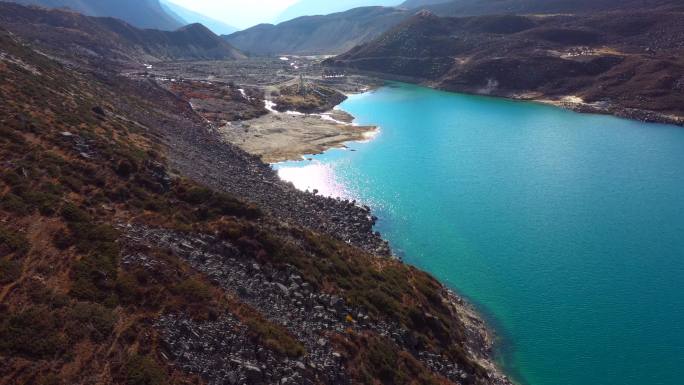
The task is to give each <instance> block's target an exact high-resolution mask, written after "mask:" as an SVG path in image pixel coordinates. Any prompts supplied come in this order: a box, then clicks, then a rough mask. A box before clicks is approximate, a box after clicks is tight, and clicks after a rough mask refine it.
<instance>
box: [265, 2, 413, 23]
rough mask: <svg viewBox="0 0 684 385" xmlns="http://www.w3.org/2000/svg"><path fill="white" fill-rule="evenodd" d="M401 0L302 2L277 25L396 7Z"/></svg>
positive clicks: (277, 21) (281, 15)
mask: <svg viewBox="0 0 684 385" xmlns="http://www.w3.org/2000/svg"><path fill="white" fill-rule="evenodd" d="M399 3H401V0H338V1H321V0H301V1H299V2H297V3H295V4H293V5H292V6H290V7H289V8H287V9H286V10H285V11H283V13H281V14H280V15H279V16H278V18H277V19H276V23H282V22H284V21H288V20H292V19H295V18H298V17H301V16H316V15H328V14H331V13H335V12H344V11H348V10H350V9H353V8H359V7H371V6H387V7H391V6H395V5H398V4H399Z"/></svg>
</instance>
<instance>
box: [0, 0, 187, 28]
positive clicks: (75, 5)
mask: <svg viewBox="0 0 684 385" xmlns="http://www.w3.org/2000/svg"><path fill="white" fill-rule="evenodd" d="M3 1H8V2H14V3H18V4H22V5H36V6H41V7H45V8H68V9H71V10H73V11H75V12H79V13H83V14H85V15H87V16H99V17H114V18H117V19H121V20H124V21H127V22H128V23H129V24H132V25H134V26H136V27H138V28H149V29H161V30H167V31H171V30H175V29H178V28H180V27H182V23H180V22H178V21H177V20H175V19H174V18H173V17H171V16H170V15H169V14H167V13H166V12H165V11H164V10H163V9H162V7H161V5H160V3H159V0H87V1H86V0H3Z"/></svg>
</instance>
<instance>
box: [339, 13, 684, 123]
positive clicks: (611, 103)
mask: <svg viewBox="0 0 684 385" xmlns="http://www.w3.org/2000/svg"><path fill="white" fill-rule="evenodd" d="M682 16H683V14H682V13H681V12H678V11H672V10H671V11H659V10H655V11H613V12H607V13H598V14H594V15H585V16H580V15H574V16H565V15H560V16H514V15H507V16H480V17H466V18H448V17H447V18H445V17H438V16H436V15H435V14H433V13H430V12H428V11H424V12H421V13H420V14H418V15H416V16H414V17H413V18H411V19H409V20H407V21H406V22H404V23H402V24H400V25H399V26H397V27H396V28H393V29H392V30H390V31H389V32H387V33H385V34H383V35H382V36H381V37H379V38H377V39H375V40H373V41H372V42H369V43H367V44H364V45H360V46H358V47H355V48H354V49H352V50H350V51H349V52H347V53H345V54H343V55H340V56H338V57H336V58H334V59H330V60H328V61H327V64H328V65H330V66H337V67H347V68H352V69H357V70H363V71H370V72H375V73H380V74H385V75H386V76H390V77H394V78H401V79H408V80H410V81H415V82H426V83H427V84H430V85H433V86H436V87H440V88H445V89H449V90H455V91H465V92H472V93H484V94H492V95H500V96H509V97H518V98H532V99H543V98H556V99H563V98H565V97H568V96H573V97H576V98H579V99H580V100H582V101H583V103H581V104H582V106H586V105H587V104H594V105H595V106H598V105H599V104H600V105H603V106H608V108H612V107H615V108H619V109H622V110H623V112H624V110H625V109H638V110H645V111H651V112H655V113H657V114H659V115H661V118H662V119H665V120H667V119H669V118H668V116H670V115H673V116H677V117H681V116H684V110H683V109H682V107H681V106H683V105H684V103H683V102H684V94H683V90H682V83H683V79H684V62H683V61H682V57H684V56H683V55H682V53H683V52H684V45H683V44H684V43H682V38H683V37H684V26H683V25H682V23H681V22H680V20H681V18H682ZM576 100H577V99H576ZM677 120H678V118H676V119H675V121H677Z"/></svg>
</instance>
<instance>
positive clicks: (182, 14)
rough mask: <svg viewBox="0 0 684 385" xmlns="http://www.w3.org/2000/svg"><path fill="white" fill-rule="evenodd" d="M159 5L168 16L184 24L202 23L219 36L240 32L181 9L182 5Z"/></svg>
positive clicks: (162, 0)
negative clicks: (174, 17)
mask: <svg viewBox="0 0 684 385" xmlns="http://www.w3.org/2000/svg"><path fill="white" fill-rule="evenodd" d="M159 3H160V4H161V6H162V8H164V10H165V11H166V12H167V13H168V14H170V15H172V16H176V18H177V19H179V21H181V22H182V23H183V24H192V23H200V24H202V25H204V26H205V27H207V28H209V29H210V30H212V32H214V33H215V34H217V35H227V34H231V33H233V32H237V31H238V30H239V29H238V28H236V27H233V26H232V25H228V24H226V23H224V22H222V21H220V20H216V19H213V18H211V17H209V16H206V15H204V14H201V13H199V12H195V11H192V10H189V9H187V8H184V7H181V6H180V5H178V4H175V3H173V2H171V1H167V0H160V2H159Z"/></svg>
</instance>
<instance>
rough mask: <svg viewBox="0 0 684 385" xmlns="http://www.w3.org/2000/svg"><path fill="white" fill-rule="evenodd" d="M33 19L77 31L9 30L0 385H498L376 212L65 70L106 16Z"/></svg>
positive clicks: (153, 105)
mask: <svg viewBox="0 0 684 385" xmlns="http://www.w3.org/2000/svg"><path fill="white" fill-rule="evenodd" d="M2 9H3V11H6V10H7V9H8V8H7V7H6V6H3V8H2ZM15 10H17V9H15ZM18 11H21V9H19V10H18ZM26 12H29V11H26ZM32 12H36V11H33V10H31V11H30V12H29V14H31V15H34V13H32ZM41 14H42V15H43V17H44V18H45V19H46V20H45V24H43V23H40V24H37V23H34V24H32V28H33V29H39V28H45V32H44V33H45V34H48V33H50V32H54V31H55V30H56V27H54V26H55V25H59V26H63V25H64V24H62V23H55V21H54V20H53V17H55V15H57V16H58V19H61V18H64V19H63V20H62V21H64V20H70V21H72V23H71V24H69V25H68V27H69V29H70V30H71V31H72V32H71V34H70V35H62V36H60V37H59V39H55V40H47V39H41V40H40V41H39V43H40V45H39V46H36V45H34V43H31V41H32V40H33V39H34V38H35V36H36V35H37V32H36V31H30V33H28V32H29V31H27V30H18V31H17V32H15V33H9V32H6V31H4V30H0V77H1V78H2V79H3V81H2V83H0V98H1V99H2V100H3V103H1V104H0V122H1V123H2V124H0V130H1V131H2V132H1V135H0V163H1V164H2V168H0V373H1V375H0V385H10V384H12V385H14V384H74V385H80V384H84V385H85V384H93V383H97V384H103V385H108V384H126V385H140V384H144V385H163V384H164V385H165V384H174V385H175V384H205V383H207V384H219V383H220V384H224V383H229V384H283V383H294V384H317V383H334V384H352V383H364V384H385V385H390V384H393V385H394V384H396V385H409V384H411V385H423V384H424V385H428V384H435V385H437V384H442V385H449V384H474V385H505V384H509V382H508V381H507V380H506V379H505V378H502V377H501V376H500V375H498V374H497V372H496V370H495V368H494V366H493V365H492V364H491V361H489V360H488V351H489V349H490V348H491V336H489V335H488V333H487V332H486V330H485V328H484V324H483V323H482V321H480V320H479V319H478V318H477V316H476V315H475V314H474V312H473V311H472V310H471V309H470V308H469V307H468V306H467V305H464V304H463V301H462V300H461V299H459V298H458V297H456V296H455V295H454V294H453V293H451V292H450V291H448V290H447V289H445V288H444V287H443V286H442V285H441V284H439V283H438V282H437V281H436V280H434V279H433V278H432V277H430V276H429V275H427V274H425V273H423V272H421V271H419V270H417V269H415V268H413V267H410V266H408V265H405V264H403V263H402V262H400V261H399V260H396V259H394V258H391V257H390V255H389V252H388V248H387V245H386V243H385V242H384V241H383V240H382V239H380V237H379V235H378V234H377V233H374V232H373V229H372V225H373V222H374V219H373V218H372V216H371V215H370V213H369V211H368V209H367V208H363V207H359V206H357V205H355V204H354V203H352V202H349V201H342V200H336V199H331V198H323V197H319V196H316V195H314V194H309V193H304V192H301V191H298V190H296V189H295V188H294V187H293V186H292V185H291V184H286V183H283V182H281V181H280V180H279V179H278V176H277V175H276V173H275V172H274V171H273V170H272V169H271V168H270V167H269V166H268V165H266V164H263V163H261V161H260V160H258V159H257V158H256V157H253V156H249V155H247V154H246V153H244V152H242V151H241V150H239V149H238V148H236V147H234V146H232V145H230V144H226V143H224V142H222V141H221V140H220V137H219V136H218V134H217V133H216V131H215V130H214V129H213V128H214V127H213V126H212V125H211V124H210V123H209V122H207V121H206V120H205V119H203V118H201V117H200V116H198V115H197V114H196V113H195V112H194V111H193V109H192V108H191V106H190V105H189V103H188V101H187V100H185V99H183V98H181V97H180V96H178V95H175V94H172V93H170V92H168V91H166V90H165V89H164V88H162V87H160V86H159V85H158V84H157V83H155V82H154V81H153V80H150V79H149V78H145V77H142V78H139V79H136V78H133V77H125V76H120V75H118V74H117V73H116V71H115V70H116V68H115V67H110V66H109V62H107V61H103V62H101V64H100V66H97V67H92V68H89V69H86V70H79V71H75V70H73V69H72V67H71V65H64V64H62V63H65V62H71V61H73V59H71V60H67V59H68V58H69V57H71V56H72V52H71V51H65V50H64V46H65V40H62V39H63V38H64V37H72V36H75V33H76V32H80V33H81V34H84V35H85V34H88V33H90V32H91V31H93V30H92V29H91V28H93V24H94V25H96V26H99V25H100V24H99V23H98V21H99V19H97V20H92V19H90V18H84V17H80V16H79V17H76V18H74V17H73V16H71V14H68V13H63V12H55V11H52V12H43V13H41ZM3 15H4V17H5V18H7V15H6V14H5V13H3ZM22 15H23V16H22ZM17 16H18V17H19V16H21V17H20V18H19V20H31V19H26V17H27V16H26V15H24V14H22V13H21V12H20V13H19V14H18V15H17ZM106 20H109V21H110V22H113V21H112V20H113V19H106ZM6 22H7V21H6V20H5V21H4V23H6ZM10 24H11V23H10ZM115 25H119V26H121V25H125V24H122V23H119V22H117V23H116V24H115ZM53 28H55V30H53ZM59 28H64V27H59ZM80 28H84V29H80ZM128 28H131V27H128ZM133 31H136V33H139V30H133ZM181 32H183V33H189V34H190V35H192V34H194V33H203V32H202V30H199V29H198V28H193V27H191V28H190V29H189V30H184V31H181ZM24 33H28V36H27V37H24V35H23V34H24ZM110 33H111V32H110ZM52 41H55V42H57V43H58V45H56V46H54V47H50V45H49V44H50V43H51V42H52ZM36 50H39V51H40V52H38V51H36ZM46 51H49V52H51V55H50V56H52V57H53V58H50V57H48V56H46V55H45V54H44V52H46ZM55 58H56V59H59V60H54V59H55Z"/></svg>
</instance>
